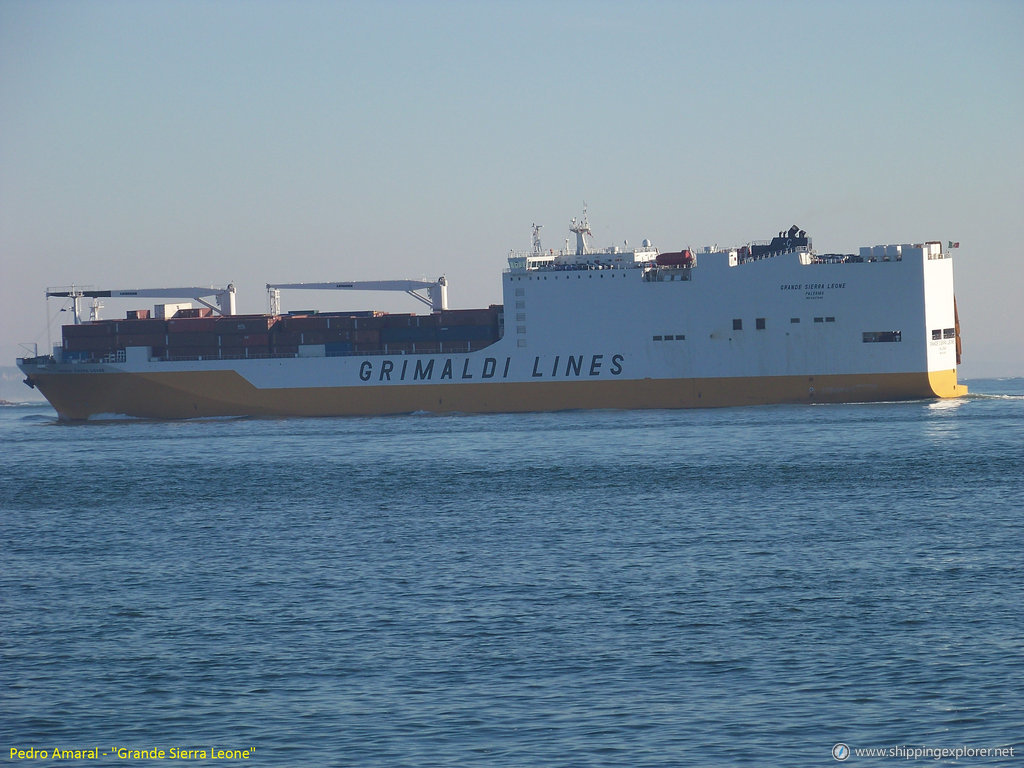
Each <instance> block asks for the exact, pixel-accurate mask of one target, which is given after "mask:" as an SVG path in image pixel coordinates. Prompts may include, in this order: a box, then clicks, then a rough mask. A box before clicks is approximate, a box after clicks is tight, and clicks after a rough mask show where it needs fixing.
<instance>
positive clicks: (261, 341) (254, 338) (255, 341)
mask: <svg viewBox="0 0 1024 768" xmlns="http://www.w3.org/2000/svg"><path fill="white" fill-rule="evenodd" d="M223 339H224V337H223V336H222V337H221V341H223ZM242 346H243V347H269V346H270V334H268V333H249V334H246V335H245V336H242Z"/></svg>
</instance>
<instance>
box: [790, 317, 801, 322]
mask: <svg viewBox="0 0 1024 768" xmlns="http://www.w3.org/2000/svg"><path fill="white" fill-rule="evenodd" d="M789 322H791V323H799V322H800V318H799V317H791V318H789Z"/></svg>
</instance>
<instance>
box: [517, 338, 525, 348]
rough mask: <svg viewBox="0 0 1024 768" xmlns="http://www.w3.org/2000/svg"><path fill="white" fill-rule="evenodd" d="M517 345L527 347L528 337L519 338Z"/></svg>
mask: <svg viewBox="0 0 1024 768" xmlns="http://www.w3.org/2000/svg"><path fill="white" fill-rule="evenodd" d="M516 346H517V347H525V346H526V339H519V341H517V342H516Z"/></svg>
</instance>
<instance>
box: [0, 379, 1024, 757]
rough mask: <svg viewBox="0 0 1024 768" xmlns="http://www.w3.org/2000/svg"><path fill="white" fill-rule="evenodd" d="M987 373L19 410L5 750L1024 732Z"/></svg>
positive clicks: (828, 745) (14, 442)
mask: <svg viewBox="0 0 1024 768" xmlns="http://www.w3.org/2000/svg"><path fill="white" fill-rule="evenodd" d="M969 383H970V384H971V387H972V392H973V394H972V395H970V396H968V397H966V398H962V399H958V400H943V401H939V400H922V401H916V402H902V403H875V404H864V405H815V406H767V407H752V408H725V409H717V410H690V411H599V412H566V413H550V414H527V415H521V414H520V415H473V416H469V415H446V416H432V415H412V416H402V417H386V418H331V419H281V420H276V419H224V420H197V421H185V422H158V421H138V420H120V421H119V420H110V421H101V422H90V423H86V424H78V425H67V424H60V423H58V422H57V421H56V420H55V417H54V413H53V411H52V410H50V409H49V408H48V407H46V406H21V407H7V408H2V409H0V441H2V442H0V446H2V447H0V451H2V453H0V533H2V537H3V538H2V542H3V547H2V554H0V627H2V639H0V663H2V672H0V674H2V681H3V683H2V685H3V687H2V695H0V736H2V738H0V747H2V748H3V752H2V757H3V758H4V760H5V761H9V762H10V763H11V764H14V763H24V764H26V765H49V764H57V763H59V764H61V765H68V764H82V765H85V764H90V765H115V764H129V763H130V764H136V765H143V764H146V765H149V764H152V765H156V764H158V763H162V761H163V760H166V759H176V760H178V761H180V763H181V764H193V765H200V764H208V762H209V759H210V758H211V757H214V758H217V759H226V760H227V761H228V762H227V763H225V764H231V765H242V764H252V765H274V766H277V765H311V766H313V765H325V766H326V765H337V766H689V765H693V766H713V765H739V764H750V765H803V766H808V765H831V764H835V763H836V759H835V758H834V757H833V748H834V747H835V745H837V744H846V745H848V747H849V749H850V750H861V751H860V752H853V753H852V756H850V757H849V760H850V763H851V764H858V763H859V764H861V765H876V764H886V763H890V764H892V763H893V761H894V760H895V761H897V762H899V761H902V762H904V763H906V762H907V759H906V757H907V756H909V757H910V759H911V761H913V759H914V753H913V752H910V751H906V752H904V753H900V752H899V750H900V749H904V750H914V749H917V750H926V749H930V750H942V749H948V750H954V749H962V750H964V751H963V752H962V753H960V755H959V756H955V755H954V753H953V752H952V751H951V752H949V753H942V752H941V751H939V752H933V753H925V752H920V753H918V755H917V757H918V759H920V760H924V761H925V762H926V763H928V764H954V763H955V764H958V765H989V764H992V765H995V764H1007V765H1010V764H1018V763H1020V761H1021V759H1022V756H1024V695H1022V693H1021V692H1022V690H1024V616H1022V605H1024V555H1022V551H1024V550H1022V541H1024V519H1022V513H1024V380H1020V379H1017V380H1002V381H978V382H969ZM12 749H13V750H23V751H24V753H25V754H29V752H28V750H31V749H34V750H36V753H35V754H36V756H37V757H36V758H34V759H29V758H22V759H19V758H18V756H17V754H15V753H11V750H12ZM54 749H60V750H83V751H84V750H90V749H95V750H96V757H85V758H81V759H79V760H76V759H75V758H74V757H72V758H70V759H61V760H54V759H53V755H52V752H53V750H54ZM119 749H120V750H124V751H123V752H121V754H120V756H119V754H118V751H119ZM836 749H837V751H836V755H837V756H838V757H843V755H844V753H843V751H842V748H841V747H838V748H836ZM865 749H876V750H890V752H889V753H888V755H887V756H885V757H875V758H872V757H866V756H865V754H866V753H864V752H863V750H865ZM133 750H134V751H133ZM160 750H163V756H162V757H161V756H160V755H159V754H158V753H159V751H160ZM172 750H176V751H175V752H174V753H173V754H172V752H171V751H172ZM187 750H193V752H191V753H188V752H187ZM217 750H223V752H221V753H220V757H218V755H217V753H216V752H217ZM966 750H974V752H973V753H968V752H967V751H966ZM980 750H1001V751H999V752H995V753H989V754H984V755H982V754H981V752H980ZM1007 750H1013V756H1009V755H1008V753H1007ZM40 751H42V752H47V753H50V754H49V756H48V757H47V758H41V757H38V755H39V752H40ZM200 752H201V753H202V755H203V757H200ZM243 752H245V756H242V753H243ZM59 754H66V753H63V752H62V753H59ZM979 755H981V756H979ZM225 756H226V757H225ZM890 758H891V759H890ZM1020 764H1024V763H1020Z"/></svg>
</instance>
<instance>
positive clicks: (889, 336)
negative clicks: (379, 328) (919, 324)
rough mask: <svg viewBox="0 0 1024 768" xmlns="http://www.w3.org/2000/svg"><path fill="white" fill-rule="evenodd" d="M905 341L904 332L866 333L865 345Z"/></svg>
mask: <svg viewBox="0 0 1024 768" xmlns="http://www.w3.org/2000/svg"><path fill="white" fill-rule="evenodd" d="M881 341H903V331H864V343H865V344H868V343H874V342H881Z"/></svg>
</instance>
